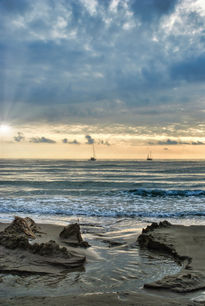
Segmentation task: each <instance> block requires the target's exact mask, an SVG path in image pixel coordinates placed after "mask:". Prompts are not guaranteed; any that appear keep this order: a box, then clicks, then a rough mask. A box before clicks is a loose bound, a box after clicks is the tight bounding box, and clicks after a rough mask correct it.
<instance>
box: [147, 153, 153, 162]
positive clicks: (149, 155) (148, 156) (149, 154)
mask: <svg viewBox="0 0 205 306" xmlns="http://www.w3.org/2000/svg"><path fill="white" fill-rule="evenodd" d="M147 160H152V155H151V152H149V153H148V155H147Z"/></svg>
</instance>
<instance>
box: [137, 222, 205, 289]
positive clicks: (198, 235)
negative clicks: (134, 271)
mask: <svg viewBox="0 0 205 306" xmlns="http://www.w3.org/2000/svg"><path fill="white" fill-rule="evenodd" d="M138 242H139V245H140V247H146V248H148V249H150V250H155V251H157V252H159V253H166V254H169V255H171V256H172V257H173V258H174V259H175V261H176V262H177V263H179V264H181V265H182V270H181V271H180V272H179V273H177V274H175V275H170V276H165V277H164V278H163V279H161V280H158V281H155V282H153V283H149V284H145V285H144V287H145V288H152V289H167V290H171V291H174V292H179V293H185V292H191V291H194V290H199V289H203V288H205V273H204V267H203V263H204V260H203V244H204V233H203V232H201V231H200V229H199V228H198V227H185V226H182V225H171V224H170V223H169V222H167V221H164V222H160V223H159V224H157V223H152V224H151V225H150V226H148V227H147V228H146V229H144V230H143V231H142V234H141V235H140V236H139V237H138ZM199 242H200V243H201V248H200V244H199ZM183 254H185V255H183ZM199 268H200V269H199Z"/></svg>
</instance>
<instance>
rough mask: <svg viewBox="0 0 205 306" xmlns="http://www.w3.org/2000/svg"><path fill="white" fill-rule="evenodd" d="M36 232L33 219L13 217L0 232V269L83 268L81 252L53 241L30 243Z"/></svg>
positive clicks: (27, 270)
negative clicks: (78, 252)
mask: <svg viewBox="0 0 205 306" xmlns="http://www.w3.org/2000/svg"><path fill="white" fill-rule="evenodd" d="M37 231H38V227H37V225H36V224H35V222H34V221H33V220H32V219H30V218H20V217H15V219H14V221H13V222H12V223H11V224H10V225H9V226H8V227H7V228H6V229H5V230H4V231H2V232H0V253H1V255H2V254H4V255H2V256H0V272H3V273H5V272H7V273H14V272H15V273H17V272H19V273H28V272H29V273H55V272H56V273H58V272H59V271H62V270H64V269H66V270H70V269H73V268H75V269H76V268H82V267H83V265H84V262H85V259H86V258H85V256H84V255H80V254H77V253H76V254H75V253H74V252H71V251H69V250H68V249H67V248H66V247H60V246H59V244H57V243H56V242H55V241H53V240H50V241H48V242H45V243H34V244H32V243H30V242H29V238H35V233H36V232H37ZM82 242H83V241H81V243H82ZM5 258H7V260H6V261H5Z"/></svg>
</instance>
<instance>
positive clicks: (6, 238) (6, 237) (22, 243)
mask: <svg viewBox="0 0 205 306" xmlns="http://www.w3.org/2000/svg"><path fill="white" fill-rule="evenodd" d="M0 245H2V246H4V247H5V248H8V249H12V250H14V249H16V248H19V249H24V250H28V249H29V248H30V244H29V241H28V238H26V237H23V236H18V235H14V234H7V233H5V232H1V233H0Z"/></svg>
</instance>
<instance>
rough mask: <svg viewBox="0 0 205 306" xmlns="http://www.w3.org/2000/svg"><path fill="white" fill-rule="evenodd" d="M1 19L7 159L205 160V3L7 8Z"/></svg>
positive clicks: (136, 1) (112, 0)
mask: <svg viewBox="0 0 205 306" xmlns="http://www.w3.org/2000/svg"><path fill="white" fill-rule="evenodd" d="M0 20H1V27H0V145H1V148H0V157H6V158H76V159H84V158H85V159H86V158H88V157H90V155H91V154H92V144H93V143H94V144H95V148H96V154H97V158H99V159H107V158H108V159H110V158H120V159H121V158H125V159H138V158H140V159H141V158H142V159H144V158H146V155H147V152H148V151H152V154H153V158H165V159H166V158H187V159H189V158H191V159H193V158H196V159H198V158H200V159H201V158H205V120H204V119H205V2H204V0H143V1H141V0H58V1H55V0H35V1H33V0H18V1H17V0H0ZM8 127H9V128H8Z"/></svg>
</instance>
